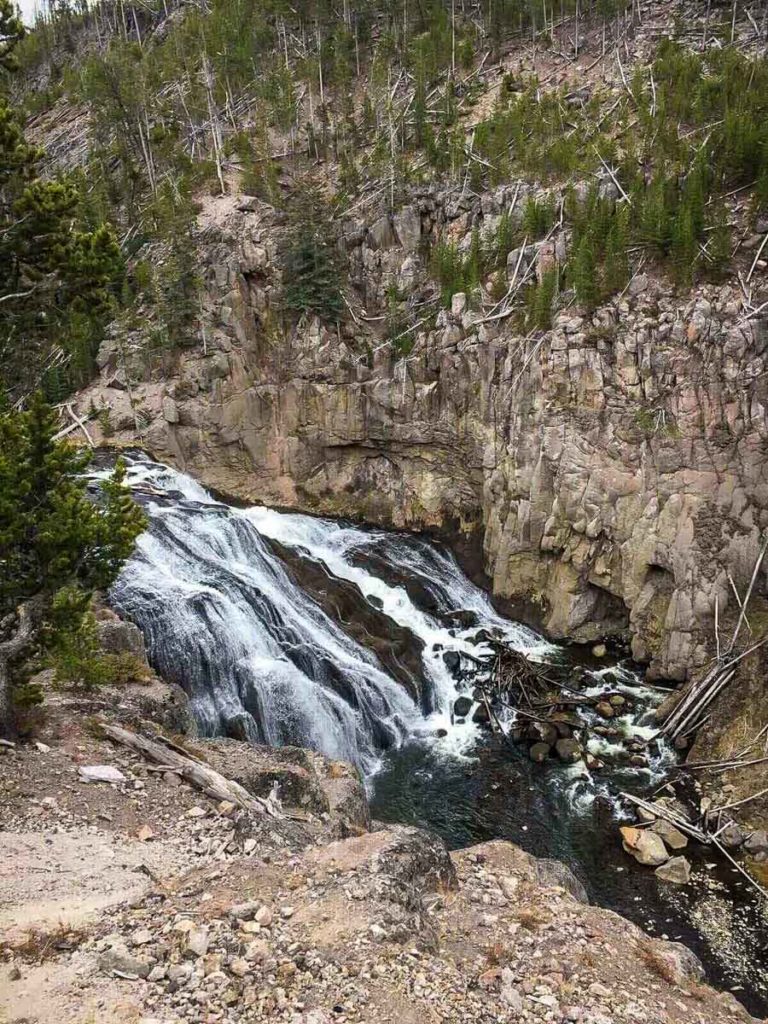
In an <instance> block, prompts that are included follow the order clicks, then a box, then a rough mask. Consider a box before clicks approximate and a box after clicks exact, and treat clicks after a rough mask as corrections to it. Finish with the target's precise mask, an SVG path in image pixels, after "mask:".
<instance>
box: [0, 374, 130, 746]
mask: <svg viewBox="0 0 768 1024" xmlns="http://www.w3.org/2000/svg"><path fill="white" fill-rule="evenodd" d="M57 426H58V425H57V422H56V417H55V415H54V413H53V410H52V409H51V408H50V407H49V406H47V405H46V404H45V402H44V401H43V400H42V398H41V396H40V395H39V394H37V395H35V396H34V397H33V399H32V400H31V402H30V404H29V408H28V409H27V410H26V411H25V412H20V413H19V412H15V411H13V412H4V413H2V414H0V733H3V734H6V733H8V732H10V731H11V730H12V728H13V708H12V695H11V676H10V666H11V662H12V660H13V659H15V658H17V657H19V656H20V655H21V654H23V653H25V652H26V651H27V650H28V649H29V647H30V646H31V645H32V644H33V643H34V641H35V639H36V637H37V636H38V635H39V632H40V630H41V628H42V627H43V625H44V623H45V622H46V618H47V617H48V616H49V615H50V613H51V610H52V608H53V604H54V600H55V597H56V595H57V594H58V593H59V592H61V590H62V589H63V588H70V589H71V590H72V592H73V593H75V594H77V595H78V600H77V601H72V602H71V608H72V615H71V616H70V621H69V625H70V626H71V625H73V623H74V624H76V619H77V617H78V616H80V617H82V615H83V614H85V610H86V609H87V606H88V603H89V600H90V594H91V592H92V590H93V589H94V588H105V587H108V586H109V585H110V584H111V583H112V581H113V580H114V579H115V577H116V576H117V573H118V572H119V570H120V567H121V565H122V564H123V562H124V561H125V559H126V558H127V557H128V556H129V555H130V553H131V551H132V549H133V545H134V541H135V539H136V537H137V536H138V534H139V533H140V532H141V530H142V529H143V527H144V515H143V513H142V512H141V510H140V509H139V508H138V506H136V505H135V504H134V503H133V501H132V500H131V497H130V494H129V492H128V490H127V488H126V487H125V485H124V473H125V471H124V468H123V467H122V466H121V465H120V464H118V466H117V468H116V470H115V472H114V474H113V476H112V478H111V480H108V481H107V482H106V483H105V484H104V486H103V488H102V493H101V495H100V497H99V499H98V500H97V501H91V500H90V499H89V498H88V496H87V493H86V487H87V484H86V481H85V479H84V478H83V476H82V474H83V471H84V469H85V468H86V466H87V464H88V461H89V456H88V453H83V452H82V451H78V450H77V449H75V448H73V447H71V446H70V445H68V444H64V443H61V442H58V441H56V440H54V435H55V433H56V430H57Z"/></svg>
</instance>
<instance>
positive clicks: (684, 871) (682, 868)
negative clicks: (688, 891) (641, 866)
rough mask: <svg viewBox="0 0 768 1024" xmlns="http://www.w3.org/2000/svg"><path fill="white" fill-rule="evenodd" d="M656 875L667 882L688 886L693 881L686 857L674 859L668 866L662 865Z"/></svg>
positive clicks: (668, 862)
mask: <svg viewBox="0 0 768 1024" xmlns="http://www.w3.org/2000/svg"><path fill="white" fill-rule="evenodd" d="M655 873H656V876H657V878H661V879H663V881H665V882H672V883H674V884H675V885H687V884H688V883H689V882H690V880H691V865H690V864H689V863H688V861H687V860H686V859H685V857H672V859H671V860H668V861H667V862H666V864H660V865H659V867H657V868H656V872H655Z"/></svg>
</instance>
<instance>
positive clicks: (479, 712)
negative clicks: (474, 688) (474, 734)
mask: <svg viewBox="0 0 768 1024" xmlns="http://www.w3.org/2000/svg"><path fill="white" fill-rule="evenodd" d="M490 720H491V716H490V714H489V713H488V706H487V705H486V704H485V703H483V704H478V705H477V707H476V708H475V713H474V714H473V715H472V721H473V722H474V723H475V725H488V723H489V722H490Z"/></svg>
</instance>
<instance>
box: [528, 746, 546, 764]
mask: <svg viewBox="0 0 768 1024" xmlns="http://www.w3.org/2000/svg"><path fill="white" fill-rule="evenodd" d="M551 750H552V747H550V745H549V744H548V743H534V744H533V746H532V747H531V749H530V750H529V751H528V756H529V757H530V759H531V760H532V761H535V762H536V763H537V764H541V762H542V761H546V760H547V758H548V757H549V755H550V752H551Z"/></svg>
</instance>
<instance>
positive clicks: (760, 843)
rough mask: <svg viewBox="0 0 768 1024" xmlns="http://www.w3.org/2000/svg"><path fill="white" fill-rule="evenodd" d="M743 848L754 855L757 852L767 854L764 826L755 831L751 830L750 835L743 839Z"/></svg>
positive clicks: (767, 841) (767, 838)
mask: <svg viewBox="0 0 768 1024" xmlns="http://www.w3.org/2000/svg"><path fill="white" fill-rule="evenodd" d="M744 849H745V850H746V851H747V852H748V853H750V854H752V856H756V855H758V854H768V832H766V830H765V829H764V828H761V829H758V830H757V832H753V833H752V835H751V836H750V837H749V838H748V839H747V840H746V841H745V843H744Z"/></svg>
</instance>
